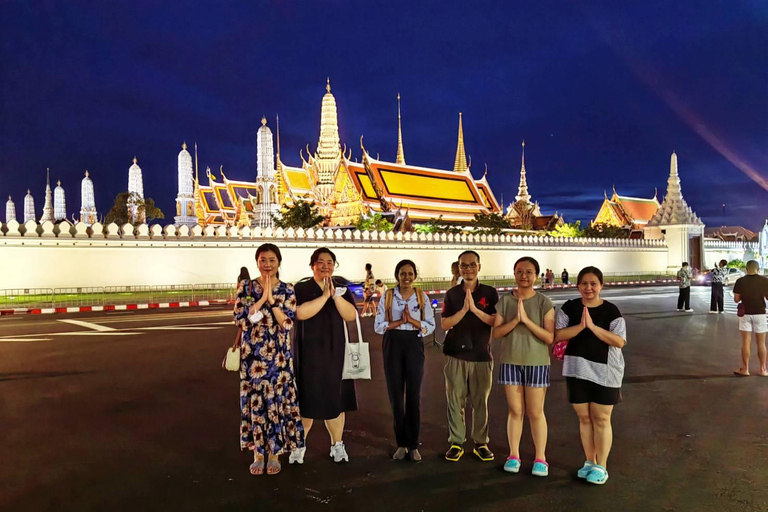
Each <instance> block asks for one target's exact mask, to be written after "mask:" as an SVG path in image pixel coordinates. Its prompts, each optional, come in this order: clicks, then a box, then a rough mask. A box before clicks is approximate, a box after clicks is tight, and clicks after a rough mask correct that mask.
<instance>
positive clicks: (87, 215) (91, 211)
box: [80, 171, 97, 226]
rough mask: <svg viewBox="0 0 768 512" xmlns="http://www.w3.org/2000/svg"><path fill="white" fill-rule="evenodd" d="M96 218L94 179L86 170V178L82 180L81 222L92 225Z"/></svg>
mask: <svg viewBox="0 0 768 512" xmlns="http://www.w3.org/2000/svg"><path fill="white" fill-rule="evenodd" d="M96 220H97V219H96V195H95V194H94V192H93V181H91V178H90V174H88V171H85V178H83V181H82V182H80V222H83V223H85V225H87V226H92V225H93V224H95V223H96Z"/></svg>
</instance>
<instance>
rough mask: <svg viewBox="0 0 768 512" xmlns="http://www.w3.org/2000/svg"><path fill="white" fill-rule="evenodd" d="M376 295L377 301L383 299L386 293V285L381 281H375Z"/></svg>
mask: <svg viewBox="0 0 768 512" xmlns="http://www.w3.org/2000/svg"><path fill="white" fill-rule="evenodd" d="M376 293H378V294H379V301H381V299H383V298H384V294H385V293H387V285H386V284H384V282H383V281H382V280H381V279H377V280H376Z"/></svg>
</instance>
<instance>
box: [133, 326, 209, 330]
mask: <svg viewBox="0 0 768 512" xmlns="http://www.w3.org/2000/svg"><path fill="white" fill-rule="evenodd" d="M139 329H141V330H142V331H210V330H215V329H221V327H195V326H188V325H163V326H160V327H139Z"/></svg>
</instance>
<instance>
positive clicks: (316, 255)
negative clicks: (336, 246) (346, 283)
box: [309, 247, 336, 267]
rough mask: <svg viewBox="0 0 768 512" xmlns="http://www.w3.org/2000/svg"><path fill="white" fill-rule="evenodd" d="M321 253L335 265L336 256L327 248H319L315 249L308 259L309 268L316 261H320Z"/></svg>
mask: <svg viewBox="0 0 768 512" xmlns="http://www.w3.org/2000/svg"><path fill="white" fill-rule="evenodd" d="M323 253H325V254H327V255H328V256H330V257H331V259H332V260H333V262H334V263H336V255H335V254H333V251H332V250H330V249H329V248H327V247H320V248H318V249H315V252H313V253H312V256H310V257H309V266H310V267H314V266H315V263H317V260H318V259H320V255H321V254H323Z"/></svg>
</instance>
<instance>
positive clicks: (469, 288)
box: [440, 251, 499, 462]
mask: <svg viewBox="0 0 768 512" xmlns="http://www.w3.org/2000/svg"><path fill="white" fill-rule="evenodd" d="M459 270H460V271H461V277H462V278H463V282H462V283H461V284H460V285H457V286H454V287H453V288H451V289H450V290H448V293H446V294H445V299H444V302H443V315H442V318H441V319H440V325H441V327H442V328H443V330H445V331H447V333H446V335H445V344H444V345H443V353H445V355H446V356H447V357H446V360H447V361H446V364H445V368H444V370H443V373H444V374H445V394H446V399H447V401H448V442H449V443H450V444H451V446H450V448H449V449H448V451H447V452H446V454H445V458H446V460H449V461H452V462H455V461H458V460H459V459H460V458H461V456H462V455H464V448H463V444H464V441H466V426H465V424H464V406H465V403H466V401H467V397H469V400H470V402H471V403H472V434H471V435H472V440H473V441H474V443H475V449H474V452H473V453H474V454H475V455H476V456H477V457H478V458H479V459H480V460H482V461H491V460H493V452H491V450H490V449H489V448H488V395H490V393H491V384H492V382H493V357H491V350H490V346H489V345H490V338H491V326H492V325H493V323H494V320H495V316H496V303H497V302H498V301H499V294H498V292H497V291H496V288H494V287H492V286H488V285H485V284H482V283H480V282H479V281H478V279H477V275H478V273H479V272H480V255H479V254H477V253H476V252H475V251H464V252H463V253H461V254H460V255H459Z"/></svg>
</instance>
